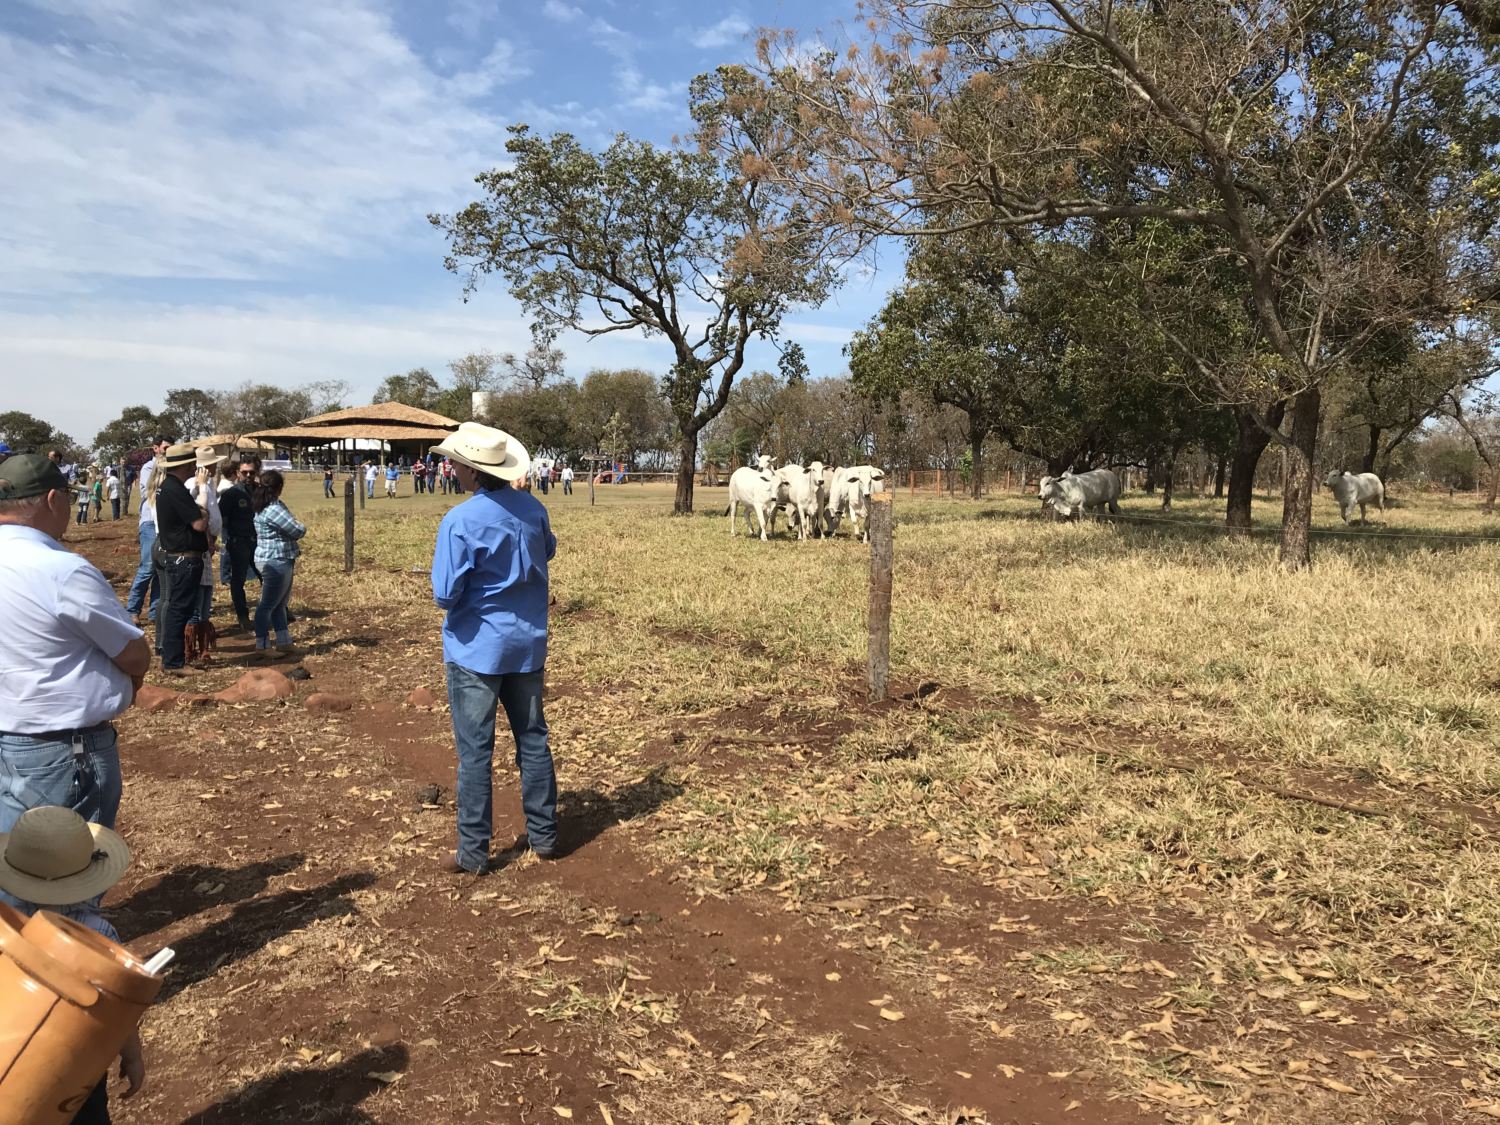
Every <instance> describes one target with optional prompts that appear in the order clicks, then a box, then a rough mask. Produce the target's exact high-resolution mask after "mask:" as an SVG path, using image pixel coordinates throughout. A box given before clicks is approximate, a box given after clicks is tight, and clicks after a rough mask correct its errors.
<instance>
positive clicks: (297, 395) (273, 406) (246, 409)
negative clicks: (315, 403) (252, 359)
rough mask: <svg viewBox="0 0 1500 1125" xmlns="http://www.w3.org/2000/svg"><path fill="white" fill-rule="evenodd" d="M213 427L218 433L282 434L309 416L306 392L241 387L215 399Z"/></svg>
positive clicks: (264, 386)
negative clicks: (215, 418) (216, 405)
mask: <svg viewBox="0 0 1500 1125" xmlns="http://www.w3.org/2000/svg"><path fill="white" fill-rule="evenodd" d="M217 401H218V403H219V410H218V414H217V420H216V423H215V426H216V428H217V430H218V431H219V432H220V433H225V434H250V433H255V432H257V431H259V430H282V429H286V428H288V427H290V426H295V425H296V424H297V423H298V422H300V421H302V419H304V418H307V417H310V416H312V414H313V409H312V395H311V394H310V392H309V391H308V390H307V389H306V388H288V387H278V386H275V385H274V384H271V383H252V382H249V381H246V382H244V383H241V384H240V385H239V386H238V387H236V388H235V389H234V390H232V391H226V392H224V393H223V394H221V395H220V396H219V397H218V400H217Z"/></svg>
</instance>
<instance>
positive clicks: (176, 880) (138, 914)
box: [111, 852, 306, 941]
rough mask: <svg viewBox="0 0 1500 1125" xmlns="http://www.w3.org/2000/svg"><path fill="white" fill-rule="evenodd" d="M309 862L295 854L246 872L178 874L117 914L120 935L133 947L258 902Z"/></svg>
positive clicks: (209, 869)
mask: <svg viewBox="0 0 1500 1125" xmlns="http://www.w3.org/2000/svg"><path fill="white" fill-rule="evenodd" d="M305 858H306V857H304V856H303V855H302V853H301V852H291V853H289V854H287V855H282V856H277V857H276V858H275V859H267V860H261V861H260V862H259V863H251V864H248V865H246V866H244V867H219V866H217V865H214V864H206V863H191V864H188V865H187V866H186V867H178V868H175V869H173V870H172V871H169V872H167V873H166V874H165V875H163V876H162V877H161V878H160V879H158V880H157V881H156V882H155V883H152V884H151V885H150V886H148V887H143V888H142V889H140V890H138V891H136V892H135V893H134V894H132V895H131V896H130V897H129V898H128V899H126V900H125V901H124V902H122V903H120V904H119V905H118V906H115V907H112V908H111V914H112V916H113V918H114V921H115V929H117V930H118V931H119V932H120V937H121V938H122V939H123V940H124V941H133V940H134V939H135V938H138V937H140V936H141V935H142V934H149V933H153V932H154V931H156V930H160V929H163V928H165V927H167V926H170V925H171V924H172V923H173V922H176V921H179V920H181V919H183V918H189V917H191V916H192V915H194V914H197V913H198V912H199V911H200V910H205V909H207V908H209V907H212V906H222V905H225V904H226V903H231V902H241V901H243V900H244V899H247V898H254V897H255V896H256V895H258V894H260V892H261V891H263V890H265V889H266V883H267V882H268V881H269V880H271V879H273V878H275V877H276V876H277V875H285V874H286V873H287V872H289V871H295V870H297V868H299V867H301V866H302V863H303V861H304V859H305Z"/></svg>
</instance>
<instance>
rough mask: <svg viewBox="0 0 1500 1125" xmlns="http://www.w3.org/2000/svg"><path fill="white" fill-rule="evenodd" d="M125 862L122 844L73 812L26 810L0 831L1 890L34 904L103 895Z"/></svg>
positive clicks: (127, 857)
mask: <svg viewBox="0 0 1500 1125" xmlns="http://www.w3.org/2000/svg"><path fill="white" fill-rule="evenodd" d="M129 864H130V849H129V848H127V847H126V846H125V841H124V840H122V839H120V837H119V836H118V835H117V834H115V833H114V832H112V831H110V830H109V829H108V828H105V827H104V826H103V825H101V824H90V823H88V821H86V820H84V819H83V817H81V816H79V815H78V814H77V813H76V812H74V811H73V810H72V809H68V808H63V807H62V806H61V805H42V806H41V807H39V808H34V809H27V810H26V811H25V812H24V813H22V814H21V817H20V819H19V820H17V821H16V824H15V827H14V828H12V829H11V830H10V831H9V832H4V833H0V890H4V891H8V892H9V893H10V894H13V895H15V896H16V897H17V898H20V899H25V900H26V901H27V902H34V903H36V904H37V905H38V906H71V905H73V904H74V903H78V902H87V901H88V900H89V899H91V898H93V897H94V896H95V895H99V894H103V893H104V892H105V891H107V890H108V889H109V888H110V887H112V886H114V885H115V884H116V883H118V882H119V881H120V876H121V875H123V874H125V868H126V867H127V866H129Z"/></svg>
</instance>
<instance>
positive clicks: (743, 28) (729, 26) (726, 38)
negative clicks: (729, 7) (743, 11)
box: [691, 16, 750, 48]
mask: <svg viewBox="0 0 1500 1125" xmlns="http://www.w3.org/2000/svg"><path fill="white" fill-rule="evenodd" d="M749 31H750V24H749V22H748V21H747V20H746V19H745V18H744V17H743V16H725V17H724V18H723V19H721V20H720V21H719V22H718V23H716V24H714V25H713V27H705V28H703V29H701V30H700V31H696V32H694V33H693V35H692V36H691V42H692V44H693V46H694V47H703V48H714V47H728V46H729V45H730V44H732V43H738V42H740V40H742V39H744V37H745V35H746V34H747V33H748V32H749Z"/></svg>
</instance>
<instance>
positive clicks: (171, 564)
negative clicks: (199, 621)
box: [155, 445, 208, 676]
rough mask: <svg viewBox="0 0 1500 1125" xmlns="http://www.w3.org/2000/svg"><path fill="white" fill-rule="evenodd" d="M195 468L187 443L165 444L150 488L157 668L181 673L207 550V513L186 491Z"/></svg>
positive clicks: (194, 456)
mask: <svg viewBox="0 0 1500 1125" xmlns="http://www.w3.org/2000/svg"><path fill="white" fill-rule="evenodd" d="M197 469H198V451H197V450H196V449H194V448H193V447H192V446H191V445H174V446H170V447H169V448H168V449H167V451H166V453H164V454H163V455H162V458H161V473H162V482H161V487H160V488H159V489H157V490H156V501H155V504H156V557H157V560H158V562H159V563H160V567H161V585H162V593H161V599H162V607H161V612H160V613H159V614H158V615H157V618H156V650H157V651H158V652H160V653H161V666H162V671H164V672H167V673H168V674H169V675H174V676H180V675H182V674H183V664H184V663H185V662H186V659H187V648H186V645H185V643H184V640H183V635H184V631H185V630H186V629H187V624H188V621H189V620H190V619H191V618H192V616H193V613H194V611H195V610H196V609H197V608H198V599H199V592H198V587H199V586H200V585H201V584H202V581H203V556H204V555H205V554H206V553H207V551H208V514H207V513H206V512H205V511H204V510H203V509H202V508H200V507H198V502H197V501H196V500H194V499H193V495H192V493H190V492H189V491H188V487H187V479H188V478H189V477H190V476H192V475H193V474H194V473H195V472H197Z"/></svg>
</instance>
